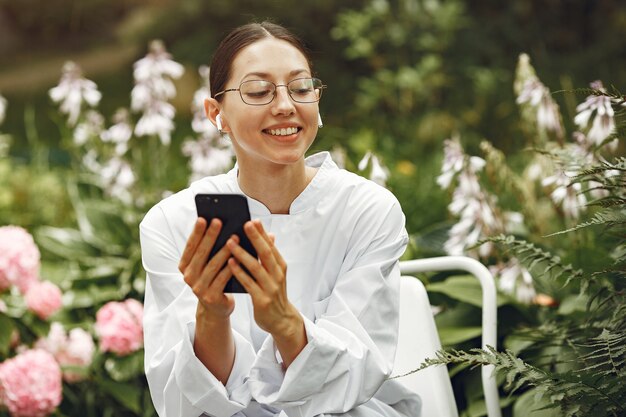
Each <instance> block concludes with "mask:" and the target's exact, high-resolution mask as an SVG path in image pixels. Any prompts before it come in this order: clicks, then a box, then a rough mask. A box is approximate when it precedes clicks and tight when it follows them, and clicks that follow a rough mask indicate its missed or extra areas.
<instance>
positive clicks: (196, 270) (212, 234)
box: [185, 219, 222, 276]
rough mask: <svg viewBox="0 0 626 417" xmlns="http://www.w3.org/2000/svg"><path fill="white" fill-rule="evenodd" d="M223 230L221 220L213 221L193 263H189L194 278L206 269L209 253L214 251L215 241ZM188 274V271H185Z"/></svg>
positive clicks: (194, 256) (193, 258) (194, 255)
mask: <svg viewBox="0 0 626 417" xmlns="http://www.w3.org/2000/svg"><path fill="white" fill-rule="evenodd" d="M221 228H222V222H221V221H220V220H219V219H213V220H211V223H210V224H209V227H208V228H207V230H206V232H205V233H204V236H203V237H202V240H201V241H200V244H199V245H198V247H197V248H196V251H195V252H194V254H193V256H192V258H191V261H190V262H189V266H188V269H189V273H190V274H193V275H194V276H196V275H199V274H200V273H201V272H202V270H203V269H204V267H205V266H206V264H207V259H208V257H209V253H211V249H213V245H214V244H215V240H216V239H217V236H218V235H219V233H220V230H221ZM185 274H187V271H185Z"/></svg>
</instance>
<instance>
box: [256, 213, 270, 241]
mask: <svg viewBox="0 0 626 417" xmlns="http://www.w3.org/2000/svg"><path fill="white" fill-rule="evenodd" d="M252 224H254V227H256V229H257V230H258V232H259V234H260V235H261V236H262V237H263V239H265V241H266V242H267V243H268V244H272V243H273V242H272V239H271V238H270V235H269V234H268V233H266V232H265V228H264V227H263V223H261V220H259V219H254V220H252Z"/></svg>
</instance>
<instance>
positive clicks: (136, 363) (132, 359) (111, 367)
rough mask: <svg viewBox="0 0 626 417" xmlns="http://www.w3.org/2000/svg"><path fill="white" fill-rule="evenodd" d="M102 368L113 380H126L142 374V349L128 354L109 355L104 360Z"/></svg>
mask: <svg viewBox="0 0 626 417" xmlns="http://www.w3.org/2000/svg"><path fill="white" fill-rule="evenodd" d="M104 369H106V371H107V372H108V373H109V375H110V376H111V378H112V379H113V380H114V381H128V380H129V379H131V378H134V377H136V376H139V375H143V372H144V370H143V350H139V351H137V352H134V353H132V354H130V355H128V356H119V357H118V356H115V357H110V358H108V359H106V360H105V361H104Z"/></svg>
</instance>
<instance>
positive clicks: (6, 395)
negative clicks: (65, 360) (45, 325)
mask: <svg viewBox="0 0 626 417" xmlns="http://www.w3.org/2000/svg"><path fill="white" fill-rule="evenodd" d="M61 390H62V383H61V368H60V367H59V364H58V363H57V362H56V361H55V360H54V357H53V356H52V355H51V354H50V353H48V352H46V351H44V350H41V349H31V350H27V351H25V352H22V353H20V354H19V355H17V356H16V357H14V358H12V359H8V360H6V361H5V362H4V363H2V364H0V402H1V403H2V404H4V406H6V407H7V408H8V410H9V413H10V414H11V416H12V417H45V416H47V415H49V414H50V413H52V412H53V411H54V409H55V408H56V407H57V406H58V405H59V404H60V403H61V395H62V394H61Z"/></svg>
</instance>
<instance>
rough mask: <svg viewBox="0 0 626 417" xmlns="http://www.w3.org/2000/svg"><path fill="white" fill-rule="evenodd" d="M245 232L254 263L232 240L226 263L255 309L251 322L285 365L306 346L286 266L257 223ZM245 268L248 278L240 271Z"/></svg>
mask: <svg viewBox="0 0 626 417" xmlns="http://www.w3.org/2000/svg"><path fill="white" fill-rule="evenodd" d="M244 232H245V233H246V235H247V236H248V238H249V239H250V242H251V243H252V245H253V246H254V248H255V249H256V252H257V255H258V256H259V259H258V260H257V259H255V258H254V257H253V256H252V255H250V254H249V253H248V252H247V251H246V250H245V249H243V248H242V247H241V246H239V245H238V244H237V242H236V241H235V240H234V239H232V238H231V239H229V240H228V242H227V245H228V248H229V249H230V251H231V253H232V254H233V258H230V259H229V261H228V266H229V267H230V269H231V271H232V274H233V275H234V276H235V278H237V280H238V281H239V282H240V283H241V285H243V287H244V288H245V289H246V291H248V294H250V296H251V297H252V304H253V306H254V320H255V321H256V323H257V324H258V325H259V327H260V328H261V329H263V330H265V331H266V332H268V333H270V334H271V335H272V337H273V338H274V341H275V342H276V345H277V347H278V350H279V351H280V353H281V356H282V358H283V361H284V362H285V365H286V366H288V365H289V363H291V361H292V360H293V359H295V357H296V356H297V354H298V353H299V352H300V351H301V350H302V348H304V346H305V345H306V342H307V340H306V332H305V330H304V321H303V319H302V316H301V315H300V312H299V311H298V310H297V309H296V308H295V307H294V306H293V304H291V302H289V299H288V298H287V279H286V278H287V264H286V263H285V260H284V259H283V257H282V256H281V254H280V253H279V252H278V249H277V248H276V246H274V239H273V238H271V237H270V236H269V235H268V234H267V233H266V232H265V229H264V228H263V225H262V224H261V222H260V221H259V220H254V221H249V222H247V223H246V224H245V225H244ZM241 265H243V266H245V267H246V269H247V270H248V271H249V272H250V274H251V275H252V276H253V277H254V279H253V278H252V277H250V275H248V274H247V273H246V271H245V270H244V269H243V268H242V267H241Z"/></svg>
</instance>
